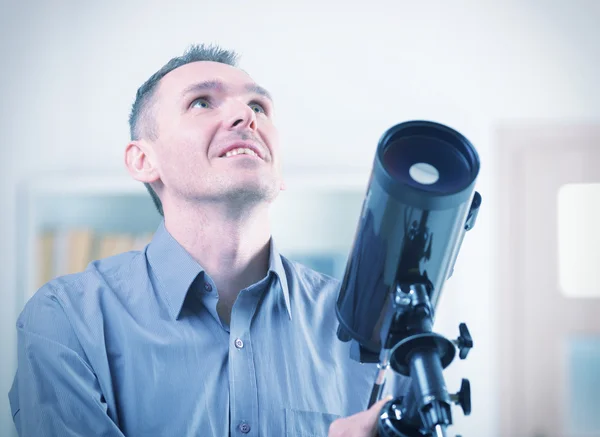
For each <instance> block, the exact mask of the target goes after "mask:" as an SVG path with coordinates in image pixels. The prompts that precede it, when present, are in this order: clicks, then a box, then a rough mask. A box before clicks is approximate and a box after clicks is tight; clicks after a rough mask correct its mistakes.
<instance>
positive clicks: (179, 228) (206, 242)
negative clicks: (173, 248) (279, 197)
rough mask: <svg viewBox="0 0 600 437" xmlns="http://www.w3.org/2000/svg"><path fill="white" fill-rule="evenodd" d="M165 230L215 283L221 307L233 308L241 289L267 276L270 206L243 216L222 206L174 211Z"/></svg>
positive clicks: (166, 214)
mask: <svg viewBox="0 0 600 437" xmlns="http://www.w3.org/2000/svg"><path fill="white" fill-rule="evenodd" d="M165 227H166V229H167V230H168V231H169V233H170V234H171V235H172V236H173V238H175V240H177V242H178V243H179V244H181V245H182V246H183V248H184V249H186V250H187V252H188V253H189V254H190V255H191V256H192V257H193V258H194V259H195V260H196V261H197V262H198V263H199V264H200V265H201V266H202V267H203V268H204V270H205V271H206V273H207V274H208V275H209V276H210V277H211V278H212V280H213V281H214V282H215V285H216V286H217V290H218V293H219V301H220V303H221V305H222V304H227V305H228V306H229V308H231V306H233V303H234V302H235V299H236V298H237V295H238V294H239V292H240V290H242V289H244V288H246V287H248V286H250V285H252V284H254V283H256V282H258V281H260V280H261V279H262V278H264V277H265V275H266V274H267V271H268V266H269V242H270V237H271V234H270V226H269V215H268V209H267V205H260V206H256V207H254V208H253V209H252V210H250V211H245V212H244V213H243V214H231V211H228V210H225V209H224V207H223V206H222V205H218V204H210V205H202V206H196V207H194V209H193V210H189V209H187V208H173V209H171V210H169V211H165Z"/></svg>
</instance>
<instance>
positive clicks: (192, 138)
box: [151, 62, 282, 204]
mask: <svg viewBox="0 0 600 437" xmlns="http://www.w3.org/2000/svg"><path fill="white" fill-rule="evenodd" d="M265 93H266V92H265V91H264V90H262V88H260V87H258V86H257V85H256V84H255V83H254V81H253V80H252V79H251V78H250V76H248V75H247V74H246V73H245V72H243V71H242V70H240V69H238V68H235V67H232V66H230V65H226V64H222V63H217V62H193V63H190V64H187V65H184V66H182V67H179V68H177V69H175V70H173V71H171V72H170V73H168V74H167V75H166V76H165V77H163V79H162V80H161V82H160V83H159V86H158V88H157V92H156V94H155V100H154V104H153V108H152V109H151V114H152V116H153V117H154V121H155V129H156V140H155V141H153V149H154V154H155V160H156V165H157V167H158V170H159V174H160V179H161V181H162V182H163V184H164V186H165V188H164V190H163V193H164V195H168V196H171V198H173V197H174V198H173V200H174V201H175V202H177V203H178V204H179V203H180V202H181V201H183V202H184V203H185V202H192V203H193V202H194V201H195V200H210V201H227V200H233V201H236V202H241V203H245V202H248V201H252V202H257V201H263V200H265V201H268V202H269V201H272V200H274V199H275V197H276V196H277V193H278V192H279V190H280V189H281V186H282V180H281V163H280V159H279V142H278V137H277V131H276V129H275V126H274V124H273V104H272V102H271V101H270V99H269V97H267V95H266V94H265Z"/></svg>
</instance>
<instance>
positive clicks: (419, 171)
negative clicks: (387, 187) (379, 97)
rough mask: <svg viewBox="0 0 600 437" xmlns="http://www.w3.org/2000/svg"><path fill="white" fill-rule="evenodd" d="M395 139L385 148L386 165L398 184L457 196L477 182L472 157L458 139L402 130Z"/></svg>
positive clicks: (383, 162) (386, 168)
mask: <svg viewBox="0 0 600 437" xmlns="http://www.w3.org/2000/svg"><path fill="white" fill-rule="evenodd" d="M434 134H435V132H434ZM395 137H396V138H394V137H392V138H390V140H389V142H388V144H387V145H386V146H385V149H384V152H383V156H382V164H383V167H384V168H385V170H386V171H387V172H388V173H389V175H390V176H391V177H392V178H393V179H395V180H396V181H397V182H400V183H401V184H404V185H409V186H411V187H413V188H417V189H419V190H423V191H427V192H431V193H437V194H452V193H456V192H459V191H461V190H463V189H465V188H466V187H468V186H469V184H471V182H473V166H472V165H471V163H470V162H469V161H470V159H469V158H470V156H469V155H467V156H465V154H464V153H463V150H461V149H463V148H464V147H463V145H462V144H460V143H459V144H455V143H456V142H457V140H455V141H447V140H446V139H442V138H437V137H436V136H435V135H422V134H421V135H406V133H405V132H402V131H400V132H398V133H397V134H396V135H395Z"/></svg>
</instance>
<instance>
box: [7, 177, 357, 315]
mask: <svg viewBox="0 0 600 437" xmlns="http://www.w3.org/2000/svg"><path fill="white" fill-rule="evenodd" d="M367 182H368V174H367V173H365V172H362V171H350V172H346V173H330V172H327V171H318V170H296V171H288V172H287V176H286V186H287V189H286V190H285V191H284V192H282V193H281V194H280V196H279V198H278V199H277V200H276V201H275V203H274V204H273V206H272V210H271V222H272V230H273V236H274V238H275V241H276V243H277V246H278V248H279V250H280V251H281V253H283V254H284V255H285V256H287V257H288V258H290V259H293V260H297V261H300V262H302V263H304V264H307V265H309V266H310V267H313V268H315V269H316V270H319V271H322V272H324V273H327V274H330V275H332V276H336V277H340V278H341V275H342V274H343V269H344V267H345V263H346V260H347V255H348V251H349V250H350V247H351V244H352V242H353V239H354V234H355V230H356V224H357V220H358V215H359V213H360V207H361V206H362V201H363V197H364V193H365V191H366V187H367ZM18 189H19V193H18V196H17V197H18V204H17V214H18V220H17V223H18V229H17V239H18V244H17V247H18V249H19V253H18V254H17V256H18V263H17V266H18V267H17V276H18V278H17V286H18V287H19V294H20V296H22V302H20V304H21V305H23V304H24V303H25V302H26V301H27V300H28V299H29V298H30V297H31V296H32V295H33V293H35V291H36V290H37V289H38V288H39V287H40V286H41V285H42V284H43V283H44V282H47V281H48V280H50V279H51V278H52V277H55V276H58V275H62V274H66V273H71V272H77V271H81V270H83V269H85V267H86V266H87V264H88V263H89V262H90V261H92V260H94V259H99V258H104V257H106V256H110V255H112V254H116V253H121V252H125V251H128V250H138V249H140V248H142V247H143V246H144V245H145V244H146V243H147V242H149V241H150V239H151V238H152V234H153V233H154V231H155V230H156V228H157V226H158V225H159V223H160V220H161V217H160V215H159V214H158V212H157V211H156V209H155V207H154V204H153V202H152V199H151V198H150V195H149V194H148V193H147V191H146V189H145V187H144V186H143V185H142V184H141V183H138V182H136V181H134V180H132V179H131V178H130V177H129V175H123V174H113V173H110V172H107V173H104V174H93V175H91V174H84V175H82V174H69V173H63V174H60V175H50V176H43V177H40V178H38V179H35V180H30V181H27V182H26V183H24V184H23V185H21V186H20V187H19V188H18Z"/></svg>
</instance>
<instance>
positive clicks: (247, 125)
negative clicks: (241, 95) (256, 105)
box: [226, 102, 257, 130]
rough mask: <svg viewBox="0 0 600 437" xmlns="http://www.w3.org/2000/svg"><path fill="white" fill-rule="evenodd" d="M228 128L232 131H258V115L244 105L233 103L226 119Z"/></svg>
mask: <svg viewBox="0 0 600 437" xmlns="http://www.w3.org/2000/svg"><path fill="white" fill-rule="evenodd" d="M226 123H227V128H228V129H232V130H244V129H250V130H256V128H257V125H256V113H255V112H254V110H253V109H252V108H251V107H250V106H248V105H246V104H243V103H238V102H236V103H232V104H231V108H230V110H229V115H228V117H227V119H226Z"/></svg>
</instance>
